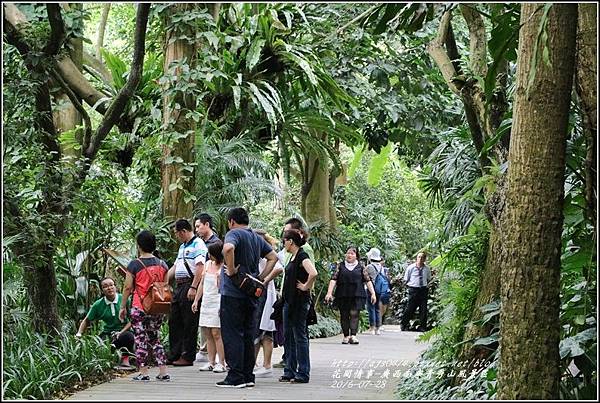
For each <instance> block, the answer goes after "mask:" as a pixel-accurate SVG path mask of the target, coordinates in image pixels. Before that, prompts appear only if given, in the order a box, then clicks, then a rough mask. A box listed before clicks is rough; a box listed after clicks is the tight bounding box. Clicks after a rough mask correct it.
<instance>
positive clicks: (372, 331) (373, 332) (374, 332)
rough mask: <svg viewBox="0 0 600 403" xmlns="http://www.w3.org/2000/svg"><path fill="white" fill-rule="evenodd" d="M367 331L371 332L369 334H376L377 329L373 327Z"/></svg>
mask: <svg viewBox="0 0 600 403" xmlns="http://www.w3.org/2000/svg"><path fill="white" fill-rule="evenodd" d="M369 333H371V334H377V330H375V329H373V330H371V331H370V332H369Z"/></svg>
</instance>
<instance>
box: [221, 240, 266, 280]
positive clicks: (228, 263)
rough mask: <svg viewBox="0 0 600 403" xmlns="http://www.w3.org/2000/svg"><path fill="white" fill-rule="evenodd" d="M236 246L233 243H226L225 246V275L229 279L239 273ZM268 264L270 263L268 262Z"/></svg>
mask: <svg viewBox="0 0 600 403" xmlns="http://www.w3.org/2000/svg"><path fill="white" fill-rule="evenodd" d="M234 251H235V246H234V245H233V244H232V243H229V242H228V243H226V244H225V245H223V257H224V260H225V274H227V275H228V276H229V277H231V276H233V275H234V274H236V273H237V271H238V268H237V267H235V255H234ZM267 264H268V262H267Z"/></svg>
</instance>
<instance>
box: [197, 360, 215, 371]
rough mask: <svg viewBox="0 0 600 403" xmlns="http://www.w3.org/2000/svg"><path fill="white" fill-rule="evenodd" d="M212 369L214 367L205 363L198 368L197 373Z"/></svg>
mask: <svg viewBox="0 0 600 403" xmlns="http://www.w3.org/2000/svg"><path fill="white" fill-rule="evenodd" d="M214 369H215V367H214V366H213V365H212V364H211V363H210V362H207V363H206V364H204V365H203V366H201V367H200V368H198V371H212V370H214Z"/></svg>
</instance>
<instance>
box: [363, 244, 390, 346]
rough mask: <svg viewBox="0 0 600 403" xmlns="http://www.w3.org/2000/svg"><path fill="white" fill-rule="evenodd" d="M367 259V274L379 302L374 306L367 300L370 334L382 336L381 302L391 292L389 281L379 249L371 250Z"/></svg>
mask: <svg viewBox="0 0 600 403" xmlns="http://www.w3.org/2000/svg"><path fill="white" fill-rule="evenodd" d="M367 258H368V259H369V264H368V265H367V272H368V273H369V276H370V277H371V281H372V282H373V289H374V290H375V296H376V298H377V301H375V303H374V304H372V303H371V301H370V300H369V299H367V311H368V312H369V332H370V333H371V334H381V332H380V330H379V328H380V327H381V311H380V307H379V305H380V301H381V296H382V295H383V294H384V293H386V292H389V279H388V278H387V275H386V273H385V272H384V268H383V266H382V265H381V260H382V257H381V251H380V250H379V249H377V248H371V249H370V250H369V251H368V252H367Z"/></svg>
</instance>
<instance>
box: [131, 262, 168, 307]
mask: <svg viewBox="0 0 600 403" xmlns="http://www.w3.org/2000/svg"><path fill="white" fill-rule="evenodd" d="M138 261H139V262H140V263H141V264H142V266H144V270H146V275H147V276H148V278H149V279H150V281H151V282H150V286H149V287H148V291H147V292H146V295H145V296H144V297H142V296H141V295H140V294H139V293H138V296H139V297H140V300H141V302H142V307H143V308H144V312H145V313H146V314H149V315H163V314H168V313H169V312H170V311H171V300H172V299H173V293H172V291H171V286H170V285H169V283H167V282H165V281H164V279H165V274H166V271H165V269H164V267H162V266H160V265H152V266H149V267H146V265H145V264H144V263H143V262H142V261H141V260H140V259H138ZM149 269H154V270H152V271H150V270H149ZM151 273H152V274H151Z"/></svg>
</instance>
